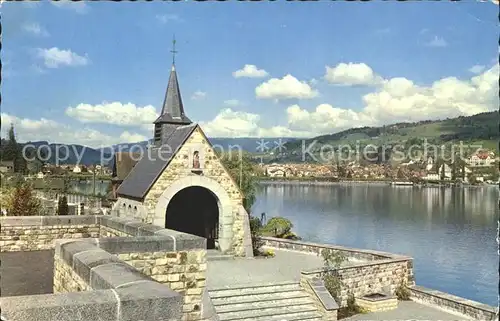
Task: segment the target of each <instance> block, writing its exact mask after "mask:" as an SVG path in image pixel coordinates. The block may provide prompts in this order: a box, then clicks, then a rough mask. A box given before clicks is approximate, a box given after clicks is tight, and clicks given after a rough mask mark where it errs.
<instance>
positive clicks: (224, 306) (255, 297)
mask: <svg viewBox="0 0 500 321" xmlns="http://www.w3.org/2000/svg"><path fill="white" fill-rule="evenodd" d="M208 293H209V295H210V298H211V300H212V304H213V305H214V308H215V312H216V313H217V315H218V317H219V320H220V321H231V320H238V321H301V320H307V321H320V320H321V314H319V312H318V310H317V308H316V306H315V305H314V301H313V300H312V299H311V298H310V297H309V295H308V293H307V292H305V291H304V290H303V289H302V288H301V287H300V285H299V283H298V282H281V283H273V284H266V285H248V286H234V287H232V288H224V289H215V290H209V291H208Z"/></svg>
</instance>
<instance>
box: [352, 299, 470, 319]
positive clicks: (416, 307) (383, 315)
mask: <svg viewBox="0 0 500 321" xmlns="http://www.w3.org/2000/svg"><path fill="white" fill-rule="evenodd" d="M343 320H345V321H352V320H358V321H361V320H387V321H391V320H442V321H458V320H460V321H462V320H472V319H465V318H464V317H459V316H456V315H453V314H450V313H447V312H444V311H442V310H440V309H437V308H434V307H430V306H427V305H423V304H419V303H416V302H412V301H403V302H401V301H400V302H398V307H397V309H394V310H391V311H383V312H371V313H367V314H358V315H355V316H352V317H350V318H346V319H343Z"/></svg>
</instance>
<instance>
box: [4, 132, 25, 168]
mask: <svg viewBox="0 0 500 321" xmlns="http://www.w3.org/2000/svg"><path fill="white" fill-rule="evenodd" d="M8 136H9V139H8V141H7V144H6V145H5V147H4V148H3V149H2V160H6V161H13V162H14V172H16V173H23V172H24V171H25V169H26V160H25V159H24V157H23V153H22V148H21V146H20V145H19V144H18V143H17V141H16V134H15V132H14V125H13V124H11V125H10V128H9V134H8Z"/></svg>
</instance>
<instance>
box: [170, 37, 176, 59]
mask: <svg viewBox="0 0 500 321" xmlns="http://www.w3.org/2000/svg"><path fill="white" fill-rule="evenodd" d="M175 42H176V41H175V35H174V39H173V40H172V50H170V52H171V53H172V65H175V54H176V53H177V51H176V50H175Z"/></svg>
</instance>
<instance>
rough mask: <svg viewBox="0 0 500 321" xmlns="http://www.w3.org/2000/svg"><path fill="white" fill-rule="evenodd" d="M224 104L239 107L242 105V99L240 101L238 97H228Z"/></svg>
mask: <svg viewBox="0 0 500 321" xmlns="http://www.w3.org/2000/svg"><path fill="white" fill-rule="evenodd" d="M224 105H226V106H230V107H237V106H240V105H241V101H239V100H238V99H228V100H225V101H224Z"/></svg>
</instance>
